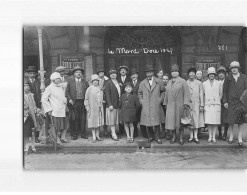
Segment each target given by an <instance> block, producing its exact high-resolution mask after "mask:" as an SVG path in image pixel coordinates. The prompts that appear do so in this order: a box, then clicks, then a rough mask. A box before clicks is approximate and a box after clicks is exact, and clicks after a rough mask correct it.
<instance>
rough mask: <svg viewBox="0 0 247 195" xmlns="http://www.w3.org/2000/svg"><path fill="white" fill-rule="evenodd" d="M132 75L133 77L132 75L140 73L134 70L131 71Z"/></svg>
mask: <svg viewBox="0 0 247 195" xmlns="http://www.w3.org/2000/svg"><path fill="white" fill-rule="evenodd" d="M130 74H131V75H132V74H138V71H137V70H136V68H132V69H131V70H130Z"/></svg>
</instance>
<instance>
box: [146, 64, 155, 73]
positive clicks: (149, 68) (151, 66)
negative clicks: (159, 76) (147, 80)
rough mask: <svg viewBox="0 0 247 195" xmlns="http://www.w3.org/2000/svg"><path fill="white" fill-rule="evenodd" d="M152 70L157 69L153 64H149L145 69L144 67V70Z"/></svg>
mask: <svg viewBox="0 0 247 195" xmlns="http://www.w3.org/2000/svg"><path fill="white" fill-rule="evenodd" d="M150 71H153V72H154V71H155V68H154V66H153V65H152V64H147V65H146V67H145V69H144V72H150Z"/></svg>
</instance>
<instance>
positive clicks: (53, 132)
mask: <svg viewBox="0 0 247 195" xmlns="http://www.w3.org/2000/svg"><path fill="white" fill-rule="evenodd" d="M50 121H51V124H50V129H49V130H48V133H49V135H50V136H51V138H52V141H53V143H54V147H55V151H57V132H56V129H55V127H54V121H53V118H52V116H51V115H50Z"/></svg>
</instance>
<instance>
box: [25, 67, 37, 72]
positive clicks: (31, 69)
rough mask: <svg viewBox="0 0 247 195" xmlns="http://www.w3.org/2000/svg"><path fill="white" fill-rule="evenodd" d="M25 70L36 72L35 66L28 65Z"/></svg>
mask: <svg viewBox="0 0 247 195" xmlns="http://www.w3.org/2000/svg"><path fill="white" fill-rule="evenodd" d="M26 72H38V70H37V69H36V67H35V66H28V68H27V69H26Z"/></svg>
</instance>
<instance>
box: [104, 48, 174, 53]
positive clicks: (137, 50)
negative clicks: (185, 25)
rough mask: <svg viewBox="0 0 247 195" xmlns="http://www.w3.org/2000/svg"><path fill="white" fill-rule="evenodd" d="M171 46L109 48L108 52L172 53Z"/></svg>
mask: <svg viewBox="0 0 247 195" xmlns="http://www.w3.org/2000/svg"><path fill="white" fill-rule="evenodd" d="M172 52H173V49H172V48H160V49H149V48H140V49H126V48H115V49H109V48H108V51H107V53H108V54H160V53H170V54H172Z"/></svg>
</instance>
